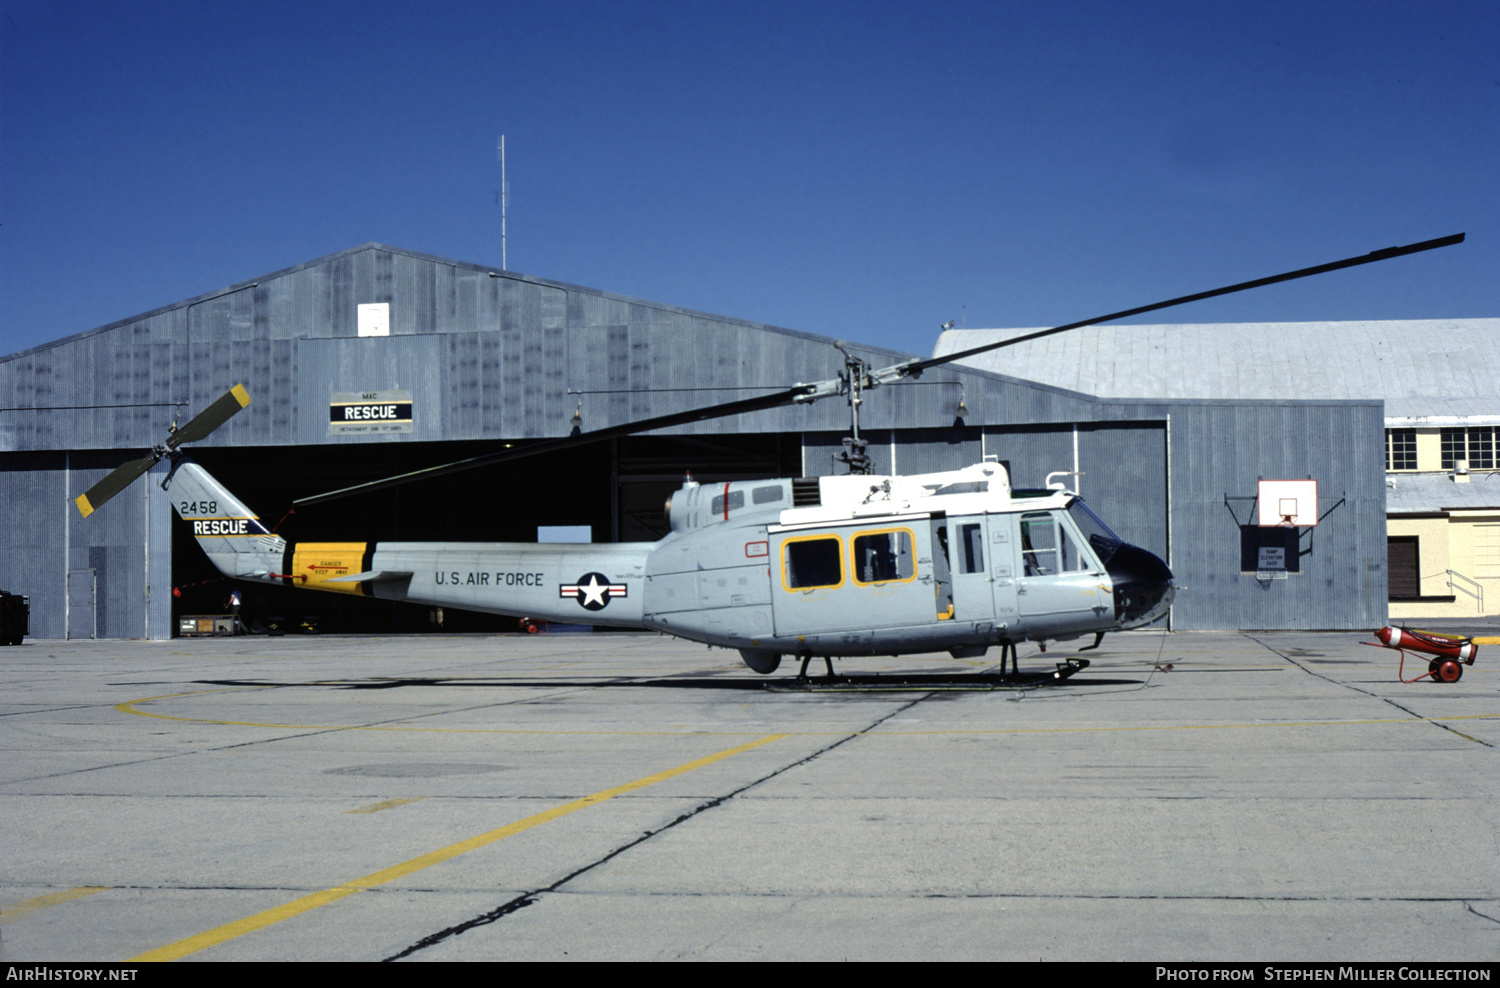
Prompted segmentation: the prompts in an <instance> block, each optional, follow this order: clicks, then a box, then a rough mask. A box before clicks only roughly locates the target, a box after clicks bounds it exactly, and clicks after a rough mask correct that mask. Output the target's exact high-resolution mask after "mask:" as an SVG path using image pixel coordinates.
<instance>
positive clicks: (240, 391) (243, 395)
mask: <svg viewBox="0 0 1500 988" xmlns="http://www.w3.org/2000/svg"><path fill="white" fill-rule="evenodd" d="M229 393H230V394H232V395H234V400H235V401H237V402H239V403H240V407H241V408H245V407H247V406H248V405H249V404H250V392H248V391H246V390H245V386H244V385H243V384H236V385H235V386H234V387H232V388H230V389H229Z"/></svg>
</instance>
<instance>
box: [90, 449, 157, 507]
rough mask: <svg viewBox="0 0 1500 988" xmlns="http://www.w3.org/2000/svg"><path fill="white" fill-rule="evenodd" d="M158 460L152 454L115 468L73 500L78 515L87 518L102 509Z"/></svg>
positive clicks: (155, 454)
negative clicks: (76, 506) (105, 503)
mask: <svg viewBox="0 0 1500 988" xmlns="http://www.w3.org/2000/svg"><path fill="white" fill-rule="evenodd" d="M159 459H161V454H160V453H155V452H153V453H152V454H151V455H150V456H143V457H141V458H140V459H139V460H130V461H129V462H127V463H122V464H120V465H119V466H117V467H115V468H114V469H113V470H111V471H110V472H109V473H108V474H107V475H106V476H105V478H104V479H103V480H101V481H99V483H97V484H95V485H94V486H93V487H90V488H89V489H88V491H87V492H85V493H83V494H80V495H78V496H77V497H75V498H74V499H73V503H74V504H76V505H78V513H79V514H80V515H82V516H83V517H85V518H87V517H88V516H89V515H91V514H93V513H94V511H95V509H97V508H100V507H102V506H103V505H104V502H106V501H108V500H109V499H110V498H112V497H114V496H115V495H116V494H118V493H120V492H121V491H123V490H124V489H125V488H127V487H129V486H130V484H131V482H132V481H134V480H135V478H137V477H139V476H140V475H141V474H143V473H145V472H146V471H147V470H150V469H151V468H152V467H154V466H155V465H156V461H157V460H159Z"/></svg>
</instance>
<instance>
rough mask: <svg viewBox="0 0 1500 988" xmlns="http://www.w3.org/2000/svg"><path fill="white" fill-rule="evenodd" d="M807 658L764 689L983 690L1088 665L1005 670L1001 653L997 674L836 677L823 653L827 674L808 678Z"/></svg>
mask: <svg viewBox="0 0 1500 988" xmlns="http://www.w3.org/2000/svg"><path fill="white" fill-rule="evenodd" d="M1007 647H1008V648H1010V650H1011V658H1012V662H1013V663H1014V657H1015V650H1014V647H1013V646H1007ZM811 658H812V657H811V656H806V657H804V658H803V660H802V671H801V672H799V673H798V674H797V678H795V679H781V680H775V681H772V682H769V683H766V684H765V687H766V689H767V690H770V691H771V692H772V693H937V692H979V693H987V692H996V691H1001V690H1023V689H1036V688H1037V687H1039V686H1051V685H1055V684H1057V683H1061V682H1063V681H1064V680H1066V679H1070V678H1071V677H1072V676H1073V675H1074V674H1075V673H1078V672H1081V671H1082V670H1084V669H1087V668H1088V667H1089V660H1088V659H1077V658H1073V659H1066V660H1064V661H1062V662H1059V663H1057V668H1056V669H1055V670H1053V671H1052V672H1028V673H1022V672H1020V671H1019V670H1016V671H1013V672H1009V673H1007V672H1006V671H1005V666H1004V661H1003V658H1004V657H1003V656H1002V662H1001V667H1000V669H1001V671H1000V672H998V673H994V672H980V673H969V674H957V675H942V674H935V675H920V674H913V675H899V676H880V675H873V676H839V675H836V674H834V671H833V662H832V661H831V660H830V659H828V658H827V657H826V656H825V657H824V659H823V661H824V662H825V663H826V664H827V667H828V675H827V676H818V677H812V676H809V675H807V664H808V662H809V661H810V660H811Z"/></svg>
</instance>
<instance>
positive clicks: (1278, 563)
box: [1255, 545, 1286, 570]
mask: <svg viewBox="0 0 1500 988" xmlns="http://www.w3.org/2000/svg"><path fill="white" fill-rule="evenodd" d="M1255 568H1256V569H1257V570H1277V569H1279V570H1284V569H1286V549H1285V548H1283V547H1281V546H1265V545H1263V546H1261V547H1260V550H1259V551H1258V552H1257V553H1256V558H1255Z"/></svg>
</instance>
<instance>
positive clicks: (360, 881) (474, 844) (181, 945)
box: [130, 734, 787, 961]
mask: <svg viewBox="0 0 1500 988" xmlns="http://www.w3.org/2000/svg"><path fill="white" fill-rule="evenodd" d="M786 736H787V735H785V734H772V735H769V736H767V737H762V738H757V739H756V740H754V741H751V742H750V743H749V744H742V745H739V746H738V747H735V748H728V749H726V750H724V751H720V752H717V753H715V754H712V755H708V756H707V757H704V758H699V759H698V760H696V761H691V762H688V763H687V764H686V765H679V766H677V767H676V768H669V769H667V770H666V771H664V772H657V773H656V774H655V775H648V776H646V777H645V778H644V779H636V780H635V781H634V782H627V783H625V784H624V785H621V786H615V787H614V788H613V789H604V790H602V791H600V792H596V793H594V794H593V795H592V796H585V797H583V798H582V799H575V800H574V801H573V802H571V803H564V804H563V805H561V806H556V807H553V808H552V809H550V810H546V811H544V812H541V813H537V814H535V815H533V816H529V817H527V818H526V819H524V820H518V821H516V822H515V823H512V824H509V825H508V826H504V827H501V828H499V829H498V830H491V831H490V832H489V833H485V834H480V835H479V836H478V837H470V838H469V839H468V840H466V841H460V842H459V843H457V844H449V845H448V846H447V847H444V848H439V849H438V850H436V851H433V852H431V853H429V854H424V855H422V856H421V857H416V858H412V859H411V860H410V861H403V862H401V863H400V864H397V865H392V866H391V867H389V868H383V869H381V870H380V871H377V872H373V873H371V874H369V875H366V876H364V877H363V878H356V879H355V880H354V881H352V882H345V883H344V884H343V885H338V886H335V887H334V888H331V889H324V890H323V891H321V892H314V893H313V894H312V895H305V896H303V897H302V898H300V899H295V900H293V901H291V902H288V903H287V904H286V905H284V906H277V907H275V908H274V909H267V910H265V911H264V912H258V913H256V914H255V915H253V916H247V917H245V918H244V919H241V920H236V921H235V922H233V923H225V924H224V925H223V926H218V927H215V928H214V929H212V930H208V931H206V932H204V933H200V934H198V935H197V936H192V937H188V938H187V939H186V940H178V941H177V942H176V943H169V944H167V945H166V946H165V947H158V948H156V949H155V950H148V951H146V952H145V953H144V954H138V955H136V956H135V957H132V958H130V959H131V960H132V961H174V960H177V959H178V958H179V957H186V956H187V955H189V954H195V953H197V952H198V951H200V950H205V949H207V948H209V947H212V946H215V945H216V944H220V943H224V942H225V941H228V940H233V939H235V938H236V937H241V936H244V935H245V934H246V933H253V932H254V931H256V930H260V929H264V928H266V927H267V926H271V925H272V924H274V923H279V922H281V921H282V920H284V919H291V918H292V917H293V916H300V915H302V914H303V913H305V912H309V911H311V910H313V909H317V908H318V907H319V906H326V905H328V904H329V903H330V902H337V901H338V900H340V899H342V898H344V897H346V896H350V895H353V894H354V893H355V892H358V891H360V890H361V889H370V888H375V887H377V886H380V885H384V884H386V883H387V882H393V881H395V880H396V879H398V878H404V877H405V876H407V875H410V874H412V873H413V872H417V871H421V870H422V869H424V868H430V867H432V866H433V865H435V864H441V863H443V862H444V861H449V860H451V859H453V858H456V857H458V856H459V855H460V854H467V853H468V852H469V851H473V850H476V849H477V848H481V847H485V846H486V845H489V844H493V843H495V842H496V841H499V840H504V839H505V838H507V837H511V836H514V835H515V834H519V833H523V832H524V831H527V830H530V829H531V828H533V827H538V826H541V825H542V824H544V823H550V822H551V821H553V820H556V819H558V818H560V817H565V816H567V815H568V814H569V813H576V812H577V811H578V810H581V809H586V808H587V807H590V806H594V805H596V804H598V803H602V802H604V801H605V800H609V799H614V798H615V797H616V796H623V795H624V794H626V793H628V792H634V791H635V790H637V789H644V788H645V787H646V786H650V785H655V784H656V783H658V782H665V781H666V780H668V779H673V778H676V777H677V776H679V775H685V774H686V773H688V772H691V771H693V770H694V769H699V768H703V767H704V766H705V765H712V764H713V763H715V762H719V761H723V760H724V759H726V758H729V757H731V756H734V755H738V754H741V753H742V752H746V751H750V750H752V749H754V748H759V747H760V746H761V745H766V744H770V743H771V742H772V741H779V740H781V739H782V738H784V737H786Z"/></svg>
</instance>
